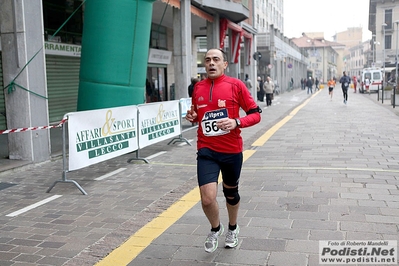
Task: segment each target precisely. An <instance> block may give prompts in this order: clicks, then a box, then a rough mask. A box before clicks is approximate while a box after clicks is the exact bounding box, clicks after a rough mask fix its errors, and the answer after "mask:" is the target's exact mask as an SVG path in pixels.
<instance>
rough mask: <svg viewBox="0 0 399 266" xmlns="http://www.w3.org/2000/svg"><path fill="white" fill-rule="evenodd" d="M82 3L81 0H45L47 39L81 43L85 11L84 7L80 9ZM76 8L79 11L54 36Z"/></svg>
mask: <svg viewBox="0 0 399 266" xmlns="http://www.w3.org/2000/svg"><path fill="white" fill-rule="evenodd" d="M81 4H82V1H81V0H43V23H44V32H45V40H46V41H53V42H63V43H72V44H81V42H82V32H83V11H82V8H79V9H78V7H79V6H80V5H81ZM77 9H78V10H77ZM75 10H77V11H76V13H75V14H74V15H73V17H71V18H70V19H69V20H68V22H67V23H66V24H65V25H64V26H63V27H62V29H61V30H60V31H59V32H58V33H57V35H56V36H55V37H54V38H52V36H53V35H54V34H55V32H56V31H57V30H58V29H59V27H61V26H62V25H63V24H64V23H65V21H66V20H67V19H68V18H69V17H70V16H71V14H72V13H73V12H74V11H75Z"/></svg>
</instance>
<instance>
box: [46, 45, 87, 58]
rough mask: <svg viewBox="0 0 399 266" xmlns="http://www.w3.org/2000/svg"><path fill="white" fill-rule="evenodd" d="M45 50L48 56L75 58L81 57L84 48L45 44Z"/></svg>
mask: <svg viewBox="0 0 399 266" xmlns="http://www.w3.org/2000/svg"><path fill="white" fill-rule="evenodd" d="M44 49H45V52H46V54H51V55H64V56H74V57H80V54H81V52H82V46H80V45H75V44H69V43H60V42H44Z"/></svg>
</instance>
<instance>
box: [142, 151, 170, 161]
mask: <svg viewBox="0 0 399 266" xmlns="http://www.w3.org/2000/svg"><path fill="white" fill-rule="evenodd" d="M164 153H166V151H160V152H157V153H154V154H153V155H150V156H148V157H145V158H146V159H147V160H151V159H154V158H155V157H158V156H159V155H162V154H164Z"/></svg>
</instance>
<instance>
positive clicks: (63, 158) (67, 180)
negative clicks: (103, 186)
mask: <svg viewBox="0 0 399 266" xmlns="http://www.w3.org/2000/svg"><path fill="white" fill-rule="evenodd" d="M65 124H66V123H64V124H63V125H62V168H63V171H62V179H61V180H57V181H54V183H53V184H52V185H51V187H49V188H48V189H47V191H46V192H47V193H50V191H51V190H52V189H53V188H54V187H55V185H56V184H57V183H72V184H74V185H75V186H76V187H77V188H78V189H79V190H80V192H82V194H83V195H87V192H86V191H85V190H84V189H83V188H82V187H81V186H80V185H79V183H78V182H76V181H75V180H71V179H67V173H68V169H67V166H66V165H67V163H66V140H65V138H66V134H65V130H66V129H65Z"/></svg>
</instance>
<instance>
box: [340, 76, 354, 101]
mask: <svg viewBox="0 0 399 266" xmlns="http://www.w3.org/2000/svg"><path fill="white" fill-rule="evenodd" d="M343 74H344V75H343V76H342V77H341V79H340V80H339V82H340V83H341V88H342V93H343V95H344V104H346V103H347V102H348V88H349V84H350V83H351V78H350V77H349V76H347V75H346V72H345V71H344V73H343Z"/></svg>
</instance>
